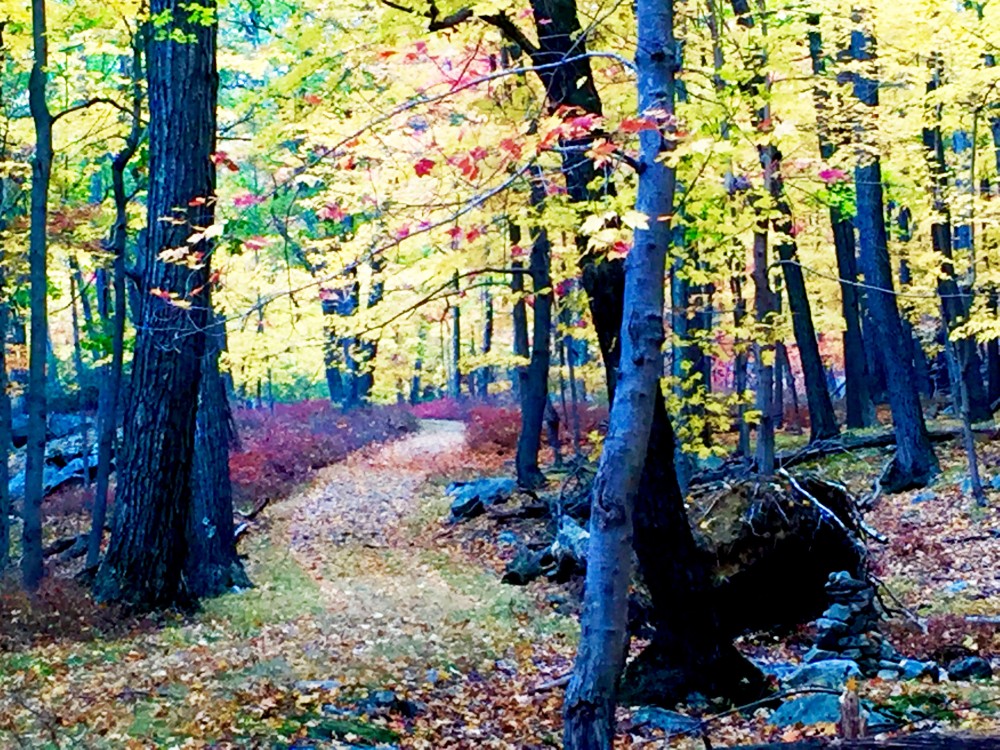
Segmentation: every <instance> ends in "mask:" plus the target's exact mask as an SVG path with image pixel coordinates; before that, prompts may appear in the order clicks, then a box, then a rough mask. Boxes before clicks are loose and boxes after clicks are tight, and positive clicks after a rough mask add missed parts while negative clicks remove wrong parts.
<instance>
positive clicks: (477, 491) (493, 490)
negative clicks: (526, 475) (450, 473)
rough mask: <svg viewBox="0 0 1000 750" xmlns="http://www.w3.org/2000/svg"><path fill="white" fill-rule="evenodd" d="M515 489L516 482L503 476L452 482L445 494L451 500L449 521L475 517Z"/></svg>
mask: <svg viewBox="0 0 1000 750" xmlns="http://www.w3.org/2000/svg"><path fill="white" fill-rule="evenodd" d="M516 490H517V482H515V481H514V480H513V479H507V478H504V477H492V478H487V479H476V480H473V481H471V482H452V483H451V484H450V485H448V490H447V494H448V496H449V497H451V498H452V501H451V518H450V520H451V522H452V523H457V522H459V521H465V520H468V519H470V518H475V517H476V516H480V515H482V514H483V513H485V512H486V509H487V508H489V507H491V506H493V505H496V504H498V503H503V502H506V501H507V500H509V499H510V496H511V495H513V494H514V492H515V491H516Z"/></svg>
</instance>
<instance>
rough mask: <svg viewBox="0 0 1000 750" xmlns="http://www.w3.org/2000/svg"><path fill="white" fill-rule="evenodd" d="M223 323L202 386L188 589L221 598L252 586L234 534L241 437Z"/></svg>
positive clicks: (209, 350)
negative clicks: (226, 371) (222, 360)
mask: <svg viewBox="0 0 1000 750" xmlns="http://www.w3.org/2000/svg"><path fill="white" fill-rule="evenodd" d="M223 326H225V321H224V320H222V319H221V318H216V320H215V321H214V323H213V328H212V329H210V333H209V335H208V337H207V341H206V345H205V347H206V348H205V353H204V355H203V356H202V372H201V380H200V381H199V388H198V416H197V424H196V427H195V451H194V469H193V472H192V476H191V482H192V487H191V516H190V521H189V525H188V534H187V543H188V558H187V569H186V571H185V574H186V576H187V585H188V588H189V590H190V592H191V594H192V595H193V596H195V597H198V598H201V597H209V596H218V595H219V594H222V593H225V592H226V591H228V590H229V589H230V588H231V587H233V586H240V587H246V586H248V585H249V583H250V582H249V579H248V578H247V576H246V573H245V572H244V570H243V564H242V563H241V562H240V560H239V558H238V557H237V555H236V540H235V539H234V538H233V488H232V484H231V483H230V480H229V450H230V447H231V446H233V445H234V444H235V442H236V439H237V435H236V425H235V424H234V422H233V416H232V412H231V411H230V406H229V399H228V398H227V396H226V385H225V382H224V381H223V379H222V374H221V373H220V372H219V353H220V351H221V345H222V336H221V335H220V332H221V328H222V327H223Z"/></svg>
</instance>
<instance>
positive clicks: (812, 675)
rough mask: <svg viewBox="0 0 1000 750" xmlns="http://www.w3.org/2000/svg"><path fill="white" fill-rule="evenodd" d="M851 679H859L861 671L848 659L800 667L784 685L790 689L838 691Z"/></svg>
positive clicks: (830, 660) (819, 662)
mask: <svg viewBox="0 0 1000 750" xmlns="http://www.w3.org/2000/svg"><path fill="white" fill-rule="evenodd" d="M851 677H854V678H860V677H861V669H860V668H859V667H858V665H857V664H856V663H855V662H853V661H849V660H848V659H829V660H828V661H818V662H813V663H812V664H806V665H804V666H802V667H800V668H799V669H797V670H795V672H793V673H792V674H791V675H789V677H788V679H787V680H785V684H786V685H787V686H788V687H790V688H800V687H824V688H831V689H832V690H840V689H842V688H843V687H844V685H846V684H847V680H848V679H849V678H851Z"/></svg>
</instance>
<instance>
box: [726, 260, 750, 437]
mask: <svg viewBox="0 0 1000 750" xmlns="http://www.w3.org/2000/svg"><path fill="white" fill-rule="evenodd" d="M735 265H737V264H734V268H733V269H732V275H731V276H730V280H729V285H730V288H731V289H732V292H733V324H734V327H735V328H736V330H737V331H739V330H740V329H741V328H742V326H743V324H744V323H745V321H746V317H747V303H746V299H745V298H744V297H743V282H744V280H745V279H744V274H743V269H742V264H741V263H740V264H738V265H739V266H740V267H739V268H736V267H735ZM746 346H747V345H746V342H745V341H743V340H742V337H741V336H740V335H739V333H737V335H736V337H735V338H734V340H733V351H734V358H733V390H734V391H736V396H737V398H738V399H739V406H737V408H736V421H737V424H736V429H737V431H738V435H739V437H738V439H737V443H736V455H738V456H745V457H749V456H750V424H749V423H748V422H747V420H746V404H745V403H744V399H745V396H746V392H747V364H748V363H747V349H746Z"/></svg>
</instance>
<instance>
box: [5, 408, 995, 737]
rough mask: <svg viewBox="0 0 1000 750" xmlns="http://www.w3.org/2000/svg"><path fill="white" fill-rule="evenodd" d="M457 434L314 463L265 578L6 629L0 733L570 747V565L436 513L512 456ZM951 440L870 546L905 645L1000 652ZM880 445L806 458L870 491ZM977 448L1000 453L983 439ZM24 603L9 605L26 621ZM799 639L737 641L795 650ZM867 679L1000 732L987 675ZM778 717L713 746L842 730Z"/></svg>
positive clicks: (258, 545)
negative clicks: (776, 723)
mask: <svg viewBox="0 0 1000 750" xmlns="http://www.w3.org/2000/svg"><path fill="white" fill-rule="evenodd" d="M463 433H464V426H463V424H462V423H461V422H457V421H437V420H424V421H423V422H422V423H421V426H420V430H419V431H418V432H416V433H413V434H409V435H406V436H403V437H401V438H399V439H398V440H395V441H394V442H390V443H388V444H385V445H373V446H369V447H368V448H364V449H362V450H360V451H357V452H355V453H353V454H351V455H350V456H348V458H347V459H346V460H344V461H342V462H339V463H336V464H333V465H331V466H329V467H327V468H325V469H321V470H320V471H319V472H318V473H317V474H316V476H315V477H314V479H313V481H311V482H310V483H309V484H308V486H306V487H304V488H302V489H300V490H298V491H296V492H294V493H293V494H292V495H290V496H289V497H287V498H285V499H284V500H281V501H280V502H274V503H272V504H271V505H270V506H269V507H268V509H267V510H266V511H265V512H264V513H263V514H261V516H259V517H258V519H257V520H256V521H255V522H254V525H253V527H252V528H251V530H250V532H249V533H248V534H247V535H246V536H245V537H244V539H243V540H242V542H241V552H242V553H243V554H245V555H246V558H247V569H248V573H249V575H250V577H251V579H252V580H253V581H254V583H255V587H254V588H252V589H249V590H246V591H241V592H234V593H231V594H227V595H226V596H223V597H220V598H218V599H215V600H212V601H208V602H206V603H205V605H204V607H203V609H202V610H201V611H200V612H198V613H196V614H194V615H166V616H162V617H160V618H158V619H144V620H134V619H129V618H120V617H117V616H116V615H115V613H113V612H109V611H106V610H104V609H103V608H99V607H96V606H95V605H92V604H89V603H87V602H81V603H80V604H79V606H78V607H77V608H76V609H74V610H72V611H71V612H70V613H69V614H67V613H66V612H63V615H64V616H65V617H68V618H69V624H68V626H67V623H66V622H62V623H61V629H60V630H59V632H58V633H53V634H51V635H50V636H48V637H40V638H34V639H32V640H31V642H28V643H23V644H17V643H13V642H4V641H3V640H2V638H0V747H2V748H17V747H25V748H77V747H78V748H95V749H97V748H168V747H193V748H198V747H219V748H225V747H233V748H291V747H295V748H317V750H318V749H319V748H338V747H341V748H343V747H363V746H382V747H399V748H427V749H431V750H437V749H438V748H470V749H471V748H511V749H512V750H513V749H515V748H517V749H540V748H545V747H558V746H559V745H560V741H559V732H560V725H561V718H560V709H561V703H562V688H561V687H559V686H558V685H557V684H554V683H558V680H559V678H560V677H562V676H563V675H565V674H566V673H567V672H568V670H569V668H570V666H571V659H572V655H573V650H574V646H575V640H576V628H577V626H576V618H575V610H576V605H575V603H574V602H575V601H576V595H577V594H578V585H579V584H578V583H576V584H569V585H562V586H559V585H556V584H553V583H550V582H546V581H536V582H534V583H532V584H531V585H529V586H526V587H512V586H507V585H505V584H502V583H500V572H501V571H502V568H503V564H504V561H505V560H507V559H509V558H510V555H511V554H512V553H513V549H514V544H515V542H514V537H515V536H516V535H518V534H525V533H530V531H528V530H526V529H525V528H521V527H518V526H517V525H516V524H507V525H502V524H501V525H498V524H497V522H496V521H494V520H491V519H489V518H488V517H485V516H484V517H480V518H478V519H475V520H473V521H471V522H468V523H465V524H461V525H457V526H449V525H447V524H445V523H444V519H445V517H446V515H447V511H448V506H449V503H448V500H447V498H446V497H445V492H444V490H445V486H446V484H447V483H448V482H449V481H451V480H454V479H462V478H469V477H473V476H482V475H496V474H500V473H504V470H505V467H504V458H503V457H502V456H492V457H486V456H483V455H481V454H475V453H470V451H468V450H467V449H466V447H465V445H464V435H463ZM952 450H953V449H952V448H946V447H942V448H941V450H940V454H941V455H942V458H943V461H942V462H943V464H944V465H945V469H946V470H945V472H944V474H943V475H942V477H941V479H940V480H939V481H938V482H937V483H936V484H935V486H934V487H933V488H932V489H931V490H929V491H927V490H925V491H923V494H922V493H921V492H913V493H905V494H902V495H897V496H893V497H891V498H882V499H881V500H880V501H879V502H878V504H877V505H876V508H875V510H874V511H873V512H872V513H871V514H869V518H868V521H869V522H870V523H871V524H872V525H874V526H875V527H876V528H877V529H878V530H879V531H881V532H882V533H884V534H886V535H887V537H888V538H889V543H888V544H887V545H884V546H881V547H879V548H877V549H876V550H875V551H874V557H875V565H876V569H877V571H878V573H879V574H880V576H881V577H882V578H883V579H884V580H886V581H887V583H888V584H889V586H890V588H891V589H892V590H893V591H894V593H895V594H896V596H898V597H899V598H900V599H901V600H902V601H903V602H904V603H905V604H906V606H907V607H908V608H909V609H911V610H913V611H914V612H916V613H917V614H919V615H920V616H921V617H922V618H924V620H925V623H926V624H928V626H929V633H928V634H926V635H925V634H923V633H921V632H920V631H919V630H918V629H916V628H913V627H909V626H907V625H906V624H905V622H904V621H902V620H899V621H895V622H893V623H891V624H890V631H889V632H890V635H891V636H894V642H895V643H896V645H897V646H898V647H899V648H900V649H901V650H902V651H904V652H905V653H908V654H909V655H913V656H930V655H932V653H933V651H934V650H935V649H936V648H938V647H940V646H941V645H946V644H949V643H958V644H963V645H964V646H965V647H970V648H972V649H973V650H977V651H980V652H981V653H984V654H986V655H988V656H989V655H992V656H994V657H995V656H996V655H997V654H998V653H1000V636H998V634H997V633H998V630H1000V628H998V627H997V625H996V624H995V623H994V624H992V625H989V624H988V623H982V624H981V626H977V625H974V624H972V623H970V622H969V620H967V619H966V617H967V616H969V615H974V616H975V615H980V616H989V617H992V616H996V615H997V614H1000V564H998V563H1000V543H998V542H997V538H996V537H997V536H998V535H1000V520H998V518H997V513H996V508H997V506H998V504H1000V492H998V491H993V490H991V492H990V499H991V501H992V503H993V507H992V509H986V510H981V509H977V508H975V507H974V504H973V503H972V501H971V499H970V498H969V497H968V496H967V493H964V492H962V488H961V481H962V472H961V469H960V460H959V458H958V455H959V454H958V453H957V448H956V449H954V450H955V455H951V453H949V451H952ZM882 460H884V455H883V454H881V453H879V452H878V451H868V452H859V453H858V454H857V455H852V456H850V457H846V456H845V457H838V458H834V459H830V460H827V461H825V462H824V463H823V464H822V465H820V466H814V467H811V468H813V469H815V470H819V471H822V472H823V473H824V474H826V475H827V476H829V477H830V478H834V479H839V480H842V481H845V482H847V483H849V484H852V485H854V486H855V488H856V489H861V488H863V485H864V483H865V482H867V481H870V477H871V476H872V475H873V474H874V473H875V472H876V471H877V469H878V467H879V463H880V461H882ZM984 465H985V466H986V467H987V474H990V473H995V472H1000V453H997V452H996V450H995V449H994V448H993V447H992V445H988V446H986V447H985V448H984ZM866 478H867V479H866ZM66 585H67V587H69V589H68V590H69V591H70V592H72V588H71V586H70V585H69V584H66ZM775 585H780V582H776V584H775ZM52 586H53V587H55V583H54V582H53V584H52ZM574 586H576V587H577V588H576V589H574ZM53 590H55V591H56V592H58V591H59V589H58V587H55V588H54V589H53ZM63 593H64V594H66V592H65V591H64V592H63ZM66 595H67V596H68V594H66ZM790 595H794V594H793V592H790ZM33 606H40V605H34V604H31V603H30V602H26V604H25V611H23V612H22V611H19V610H12V611H9V612H4V613H3V614H4V616H6V617H9V618H13V620H14V621H15V623H14V624H15V625H16V621H17V618H19V617H25V618H28V619H30V618H31V617H32V616H33V614H32V612H31V611H30V610H31V608H32V607H33ZM63 609H64V610H65V609H66V607H65V606H64V607H63ZM74 622H75V629H74ZM805 641H806V638H805V637H803V636H802V634H793V635H792V636H791V637H790V638H786V639H782V640H780V641H779V640H778V639H775V638H772V637H762V638H759V639H752V638H748V639H746V640H745V642H744V643H742V647H743V648H744V649H745V650H746V651H747V652H748V653H751V654H753V655H755V656H758V657H762V658H764V659H765V660H769V661H786V662H794V661H796V660H797V659H798V657H799V656H800V655H801V652H802V651H803V650H804V648H805V646H806V644H805ZM861 690H862V692H864V693H865V694H866V695H867V696H870V697H872V698H873V699H876V700H878V701H879V702H881V703H888V704H892V705H904V706H908V705H918V706H927V707H929V709H930V710H929V711H928V717H929V718H928V720H927V722H926V723H927V724H943V725H946V726H948V727H949V728H951V729H956V730H957V729H973V730H982V731H998V730H1000V720H998V710H1000V704H998V701H1000V685H998V683H997V681H996V680H994V681H992V682H984V683H978V684H972V683H941V684H937V685H935V684H932V683H930V682H929V681H922V682H908V683H901V682H895V681H892V682H889V681H886V682H883V681H879V680H872V681H868V682H866V683H864V685H863V686H862V688H861ZM767 716H768V710H767V709H760V710H758V711H757V712H756V713H755V714H753V715H750V716H743V715H740V714H731V715H727V716H725V717H721V718H717V719H715V720H713V721H711V722H710V723H709V725H708V734H709V736H710V737H711V740H712V743H713V744H714V745H715V746H717V747H721V746H726V745H731V744H738V743H741V742H752V741H761V740H764V739H776V738H785V739H797V738H799V737H801V736H802V735H803V734H808V733H829V732H831V731H832V730H833V727H832V725H830V726H820V727H815V728H813V729H811V730H809V731H804V730H801V729H792V730H784V731H782V730H777V729H775V728H773V727H770V726H769V725H768V724H767V723H766V720H767ZM620 718H621V719H622V727H623V729H624V730H625V731H624V732H623V734H622V736H621V742H620V747H622V748H625V747H629V748H653V747H658V748H659V747H668V746H669V747H677V748H696V747H697V748H702V747H705V744H704V742H703V740H702V739H700V738H699V739H683V738H682V739H675V740H672V741H671V742H670V743H665V742H664V739H663V737H662V734H661V735H659V736H658V735H656V734H655V732H651V731H650V730H648V729H645V728H640V727H637V726H634V725H633V724H632V723H631V721H630V713H629V712H628V711H627V710H623V711H622V712H621V716H620Z"/></svg>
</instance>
